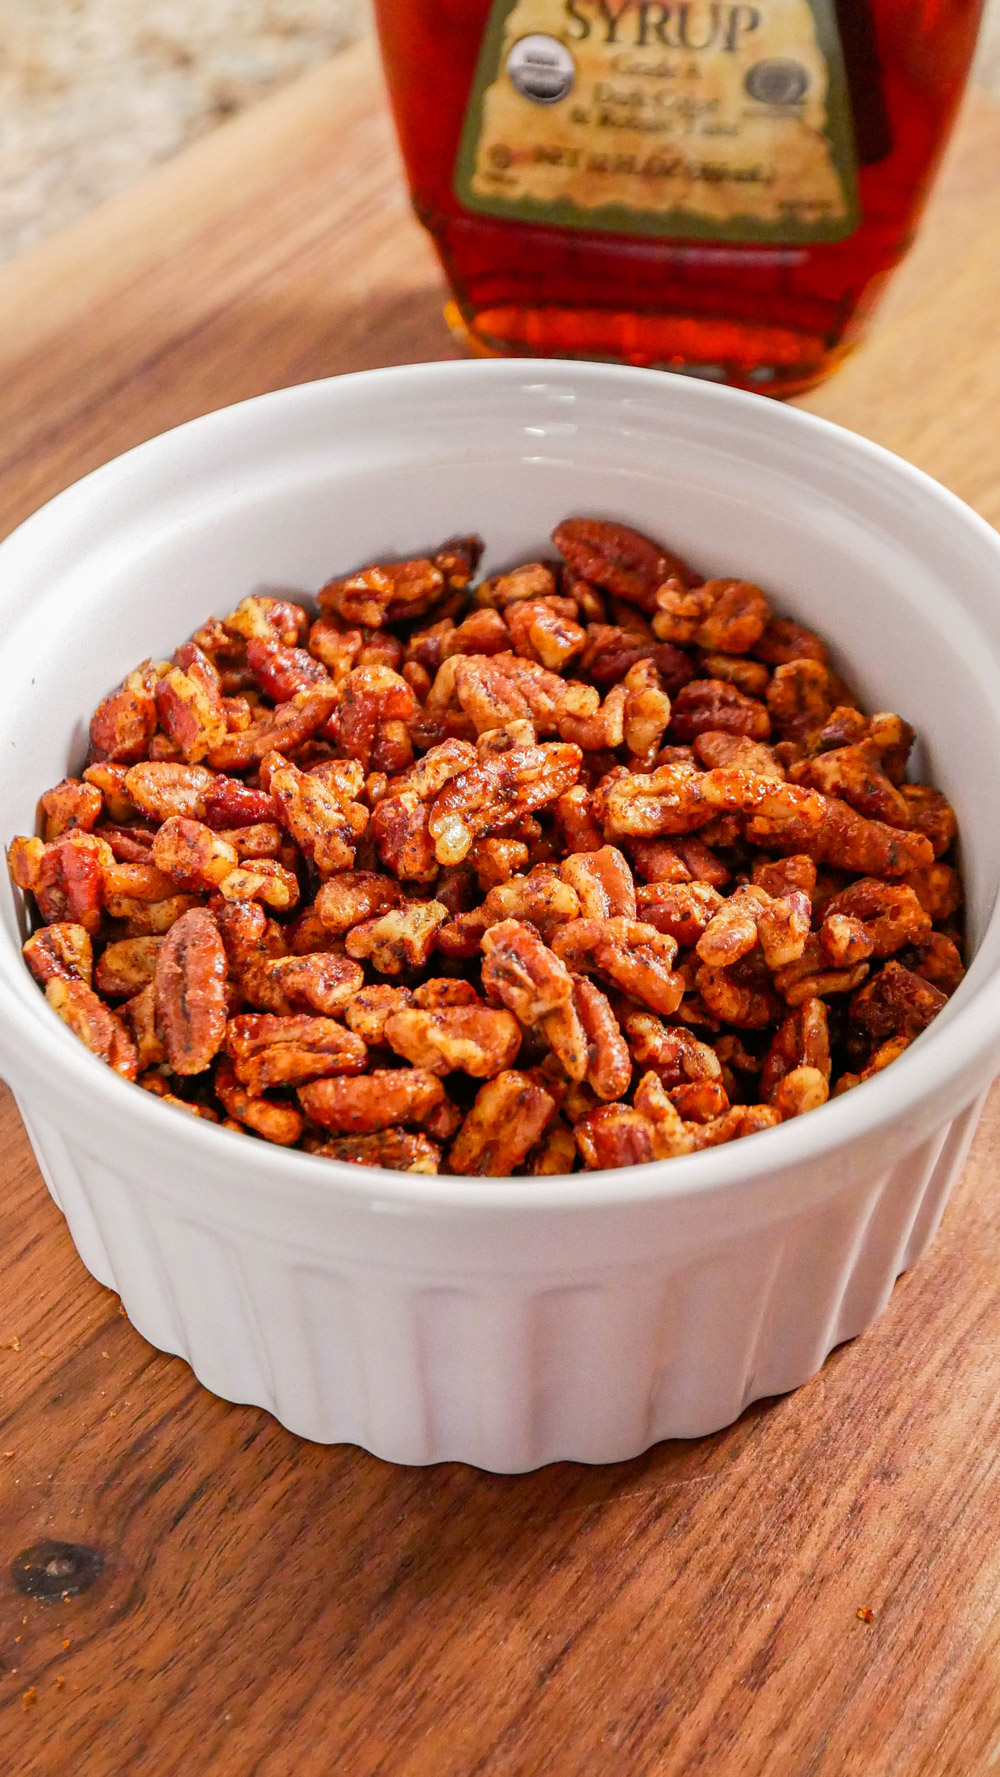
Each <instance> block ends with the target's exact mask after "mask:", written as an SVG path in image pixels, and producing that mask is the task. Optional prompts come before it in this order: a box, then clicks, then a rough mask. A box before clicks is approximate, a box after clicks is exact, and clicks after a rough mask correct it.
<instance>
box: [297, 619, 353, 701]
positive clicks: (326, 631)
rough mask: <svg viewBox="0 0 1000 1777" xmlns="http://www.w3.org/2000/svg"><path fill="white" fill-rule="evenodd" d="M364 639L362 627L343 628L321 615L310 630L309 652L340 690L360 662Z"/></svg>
mask: <svg viewBox="0 0 1000 1777" xmlns="http://www.w3.org/2000/svg"><path fill="white" fill-rule="evenodd" d="M363 641H364V638H363V636H362V633H361V631H360V629H341V628H340V626H339V624H337V623H335V622H333V621H331V619H330V618H329V617H319V618H317V620H316V622H315V623H314V624H313V626H312V628H311V629H310V631H309V648H308V652H309V653H310V654H311V655H312V657H313V659H315V660H318V661H319V663H320V665H321V666H323V667H325V669H326V671H327V673H328V674H329V676H330V678H331V679H332V681H333V683H334V685H335V686H336V687H337V689H338V690H339V689H340V687H341V685H342V684H343V683H344V680H345V679H346V677H347V675H348V673H349V672H350V671H351V670H352V668H354V667H355V666H357V664H358V655H359V654H360V652H361V648H362V645H363Z"/></svg>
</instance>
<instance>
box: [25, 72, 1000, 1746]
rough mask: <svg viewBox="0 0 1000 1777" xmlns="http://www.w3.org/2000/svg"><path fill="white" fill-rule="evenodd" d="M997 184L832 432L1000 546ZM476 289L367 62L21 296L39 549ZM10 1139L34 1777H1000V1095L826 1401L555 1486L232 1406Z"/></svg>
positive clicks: (958, 210)
mask: <svg viewBox="0 0 1000 1777" xmlns="http://www.w3.org/2000/svg"><path fill="white" fill-rule="evenodd" d="M998 184H1000V108H997V107H995V106H993V105H992V104H991V103H990V102H989V101H987V100H986V99H984V98H982V97H980V96H976V95H974V96H973V97H972V98H971V99H970V101H969V103H968V105H967V108H966V112H965V116H964V120H963V123H962V125H961V128H960V130H959V132H958V135H957V138H956V141H955V145H954V147H953V150H952V152H951V155H950V157H949V160H948V164H947V168H946V171H945V173H944V176H943V178H942V180H941V182H940V184H939V186H938V189H937V193H936V196H935V198H934V201H933V204H932V206H931V210H930V213H929V215H928V219H927V224H926V227H925V229H924V231H923V233H922V236H921V239H920V241H919V243H918V245H917V247H916V250H915V251H914V253H913V255H912V257H911V259H910V260H909V262H908V264H907V265H906V267H905V268H904V270H903V271H902V272H901V274H900V275H899V277H898V279H897V280H896V282H895V284H894V285H893V287H892V290H891V292H890V295H889V297H888V300H887V301H886V303H885V305H884V307H883V309H882V310H881V313H880V316H879V319H878V321H877V324H876V326H875V327H874V329H873V331H872V334H871V337H870V339H869V341H868V342H867V344H866V345H865V346H864V347H863V349H862V350H861V351H859V353H858V355H857V357H856V358H855V359H854V361H853V362H852V363H850V364H849V365H848V366H847V367H846V368H845V369H844V370H842V371H841V372H840V374H839V376H838V377H837V378H836V379H835V381H834V382H832V383H831V384H829V385H828V387H826V388H825V389H823V390H821V391H820V392H818V393H817V394H815V395H813V396H810V397H809V398H808V399H807V401H805V402H804V403H803V405H805V406H807V407H809V408H811V409H812V410H813V411H814V412H817V413H823V414H827V415H829V416H830V417H831V418H834V419H837V420H839V421H840V422H841V423H843V424H845V425H848V426H851V427H853V428H855V429H856V430H858V431H861V432H864V433H866V434H867V435H868V436H870V437H872V438H876V439H878V440H879V441H881V442H882V443H885V444H888V445H890V446H891V447H892V448H893V449H895V450H898V451H900V452H901V453H902V454H903V455H904V456H907V457H909V458H911V459H912V460H913V461H914V462H917V463H919V464H921V466H922V467H924V468H926V469H928V470H930V471H931V473H932V474H935V475H937V476H939V477H940V478H941V479H942V480H943V481H945V482H946V483H947V484H948V485H949V486H950V487H952V488H954V489H955V491H956V492H958V493H960V494H962V495H964V497H965V498H966V499H968V500H970V501H971V502H972V503H973V504H974V505H975V506H977V507H978V509H979V510H980V511H981V512H982V513H984V514H985V516H986V517H987V518H990V519H992V520H994V521H995V522H1000V418H998V415H1000V328H998V326H997V318H996V307H997V273H998V268H1000V205H998V204H997V200H996V191H997V187H998ZM443 294H444V292H443V286H442V281H441V277H440V273H439V271H438V269H437V266H436V262H435V260H434V257H433V255H432V253H431V251H430V248H429V246H428V244H427V242H426V240H425V239H424V237H423V236H422V234H421V233H420V231H419V230H418V228H417V227H416V225H415V224H414V223H413V222H412V220H411V218H410V215H409V211H408V208H407V202H406V196H405V192H404V189H403V185H402V182H401V179H400V174H399V168H398V162H397V157H396V152H395V148H394V145H393V142H392V138H391V132H390V129H389V125H388V122H387V118H386V114H385V110H384V102H383V97H382V92H381V87H380V85H379V81H378V76H377V73H376V71H375V65H374V59H373V56H372V53H371V50H370V48H369V47H368V46H367V45H362V46H360V47H359V48H358V49H356V50H353V51H351V52H350V53H348V54H347V55H345V56H343V57H341V58H339V59H338V60H337V61H336V62H334V63H332V64H331V65H330V66H328V67H326V68H323V69H321V70H320V71H319V72H317V73H316V74H314V75H311V76H309V77H308V78H306V79H305V80H303V81H301V82H300V83H299V84H298V85H296V86H295V87H293V88H291V89H289V90H288V91H286V92H284V93H282V94H280V95H279V96H277V97H276V98H274V99H272V100H270V101H268V102H267V103H266V104H263V105H261V106H260V107H258V108H257V109H255V110H254V111H252V112H251V113H250V114H248V115H247V116H245V117H244V118H241V119H240V120H238V121H236V122H235V123H233V124H230V125H227V126H226V127H225V128H223V129H222V130H220V131H219V132H218V133H217V134H216V135H214V136H212V137H211V138H210V139H208V140H206V141H204V142H203V143H201V144H199V145H198V146H197V147H195V148H194V149H192V150H190V151H189V152H188V153H187V154H185V155H184V156H182V157H181V158H180V159H178V160H176V161H175V162H173V163H171V164H170V165H169V166H167V167H165V168H164V169H162V170H161V171H160V172H158V173H156V174H155V175H154V176H152V177H151V178H148V179H147V180H145V181H144V182H143V183H142V184H140V185H139V186H137V187H135V188H134V189H133V190H131V191H129V192H128V193H126V194H125V195H124V196H123V197H121V198H119V199H117V200H115V201H114V202H113V203H111V204H108V205H107V206H105V207H104V208H103V209H102V210H100V211H98V212H97V213H96V214H95V215H92V216H90V217H89V218H87V219H86V220H85V221H83V222H82V223H80V224H78V225H77V226H75V227H74V228H72V229H70V230H68V231H66V232H65V233H64V234H62V235H60V236H59V237H57V238H56V239H54V240H52V241H51V242H49V243H48V244H47V245H45V246H43V247H42V248H40V249H39V250H37V251H35V252H34V253H33V254H30V255H28V256H26V257H25V258H23V259H22V260H20V261H17V262H15V264H13V265H12V266H10V267H8V268H7V270H6V271H4V272H3V273H0V323H2V324H0V530H5V529H8V528H9V527H10V526H12V525H14V524H15V523H17V522H18V521H19V520H20V519H21V518H23V517H25V516H26V515H27V513H28V512H30V511H31V510H32V509H33V508H34V507H35V506H37V505H38V504H39V503H40V502H41V501H42V500H44V499H46V498H48V497H49V496H50V495H51V494H54V493H55V492H57V491H58V489H60V488H61V487H63V486H65V485H66V484H67V483H68V482H70V481H72V480H74V479H75V478H76V477H77V476H79V475H80V474H82V473H83V472H84V471H86V470H88V469H90V468H93V467H94V466H95V465H96V464H98V463H101V462H103V461H104V460H105V459H106V458H108V457H110V456H112V455H114V454H115V453H116V452H118V451H121V450H123V449H125V448H127V447H128V446H129V445H132V444H136V443H138V442H139V441H140V440H142V439H144V438H147V437H149V436H150V435H151V434H152V433H154V432H158V431H161V430H162V429H163V428H164V427H166V426H170V425H174V424H176V423H177V422H178V421H180V420H185V419H188V418H191V417H192V416H194V415H196V414H199V413H202V412H204V411H206V410H207V409H209V408H213V407H217V406H220V405H222V404H224V403H226V402H229V401H233V400H238V399H240V398H241V397H243V396H248V395H253V394H256V393H258V392H259V391H261V390H264V389H270V388H274V387H277V386H279V385H281V384H284V383H290V382H297V381H301V380H303V379H306V378H310V377H315V376H322V375H327V374H331V373H334V372H339V371H345V370H353V369H358V368H361V367H364V366H368V365H375V364H388V363H397V362H401V361H406V360H415V359H430V358H435V357H440V356H443V355H446V354H449V353H450V352H451V349H452V348H451V342H450V339H449V336H448V334H447V332H446V330H445V328H444V326H443V323H442V321H441V304H442V300H443ZM997 592H998V597H1000V586H998V589H997ZM916 714H917V717H918V719H919V712H916ZM0 1136H2V1146H0V1153H2V1160H0V1171H2V1186H3V1198H2V1202H3V1219H2V1223H0V1256H2V1265H3V1272H2V1278H3V1284H2V1293H0V1421H2V1423H0V1500H2V1513H0V1527H2V1528H0V1715H2V1726H0V1744H2V1747H3V1753H2V1755H0V1756H2V1768H3V1770H4V1771H5V1772H10V1773H11V1777H14V1774H15V1773H16V1777H64V1774H65V1773H68V1772H74V1773H76V1772H78V1773H81V1777H120V1774H121V1773H123V1772H137V1773H142V1777H203V1774H205V1773H220V1774H223V1777H251V1774H252V1777H291V1774H293V1773H294V1777H333V1774H335V1777H376V1774H379V1777H690V1774H692V1773H699V1772H704V1773H711V1774H712V1777H761V1774H763V1773H767V1777H785V1774H786V1773H787V1774H788V1777H827V1774H830V1777H832V1774H833V1773H838V1774H842V1773H848V1774H850V1777H853V1774H855V1773H858V1774H860V1773H862V1772H864V1773H866V1777H867V1774H874V1777H889V1774H890V1773H892V1774H893V1777H896V1774H898V1777H937V1774H939V1773H940V1774H942V1777H943V1774H945V1773H948V1774H952V1773H958V1774H961V1777H971V1774H974V1773H980V1772H981V1773H983V1777H988V1773H990V1772H991V1771H993V1770H994V1769H995V1768H996V1767H997V1766H998V1764H1000V1537H998V1535H997V1483H998V1476H1000V1196H998V1193H997V1191H996V1189H995V1179H996V1167H997V1159H998V1145H1000V1097H997V1096H995V1097H994V1101H993V1105H992V1107H991V1110H990V1111H989V1112H988V1114H987V1117H986V1119H985V1120H984V1123H983V1125H982V1126H981V1129H980V1133H979V1135H978V1137H977V1140H976V1144H975V1147H974V1150H973V1155H972V1158H971V1160H970V1163H969V1165H968V1167H967V1170H966V1173H965V1177H964V1180H963V1182H962V1185H961V1187H960V1189H959V1191H958V1193H957V1196H956V1198H955V1199H954V1201H953V1204H952V1207H951V1208H950V1210H949V1212H948V1214H947V1216H946V1219H945V1223H944V1227H943V1229H942V1232H941V1234H940V1236H939V1237H938V1240H937V1242H936V1244H935V1246H934V1248H933V1250H932V1252H931V1253H930V1255H929V1256H928V1258H927V1259H925V1260H924V1261H923V1263H922V1264H921V1265H920V1266H919V1267H918V1268H917V1270H916V1271H915V1272H914V1273H913V1274H911V1275H910V1276H909V1277H907V1278H905V1279H904V1280H903V1281H902V1282H901V1283H900V1284H899V1286H898V1287H897V1289H896V1292H895V1294H894V1296H893V1299H892V1302H891V1304H890V1306H889V1308H888V1309H887V1311H886V1313H885V1314H884V1315H883V1317H882V1319H881V1320H880V1321H879V1322H878V1324H877V1326H875V1327H874V1328H873V1330H872V1331H871V1332H870V1333H869V1334H867V1335H866V1336H865V1337H864V1338H862V1339H859V1340H857V1341H856V1342H855V1343H854V1344H853V1345H851V1346H848V1347H845V1348H843V1349H841V1350H840V1351H839V1352H837V1353H836V1354H835V1356H834V1357H833V1358H832V1359H831V1360H830V1361H829V1362H828V1364H827V1365H826V1367H825V1368H824V1370H823V1371H822V1373H821V1374H820V1375H819V1376H818V1377H817V1378H816V1379H815V1381H814V1382H812V1383H811V1384H809V1385H808V1386H807V1387H806V1388H804V1389H801V1390H800V1391H799V1392H798V1393H797V1394H795V1395H793V1396H789V1397H787V1398H785V1399H782V1400H779V1401H775V1402H772V1403H767V1404H760V1405H758V1406H756V1407H753V1408H752V1409H751V1410H750V1411H749V1412H747V1413H746V1414H745V1415H744V1416H743V1418H742V1419H741V1420H740V1422H739V1423H738V1424H737V1425H736V1426H734V1427H733V1428H732V1429H731V1430H729V1431H727V1432H722V1433H719V1434H718V1435H717V1436H716V1437H713V1438H706V1439H702V1440H699V1441H697V1442H694V1443H674V1444H663V1445H660V1446H658V1447H657V1448H656V1449H655V1450H653V1451H651V1452H650V1453H649V1454H648V1455H647V1456H644V1457H641V1458H640V1459H638V1460H637V1461H635V1462H631V1463H627V1464H623V1465H621V1466H618V1467H613V1468H604V1469H587V1468H584V1467H582V1466H578V1465H575V1464H561V1465H558V1466H554V1467H552V1468H549V1469H546V1470H544V1471H543V1472H541V1473H539V1474H536V1475H532V1476H526V1477H524V1476H522V1477H514V1478H509V1477H499V1476H491V1475H481V1474H477V1473H476V1472H474V1471H473V1470H471V1469H469V1468H466V1467H462V1466H458V1465H451V1466H446V1467H441V1468H436V1469H431V1470H405V1469H397V1468H392V1467H389V1466H388V1465H387V1464H385V1463H381V1462H378V1461H376V1460H375V1459H374V1458H372V1457H369V1456H367V1455H364V1454H363V1453H361V1452H359V1451H358V1450H356V1449H353V1448H346V1447H337V1448H332V1449H324V1448H321V1447H319V1446H316V1445H310V1444H304V1443H302V1442H301V1441H299V1440H298V1439H296V1438H294V1437H292V1436H291V1435H290V1434H289V1433H288V1432H286V1431H284V1430H283V1429H282V1428H281V1427H280V1426H279V1425H277V1424H276V1423H275V1422H274V1421H273V1420H272V1419H270V1418H269V1417H268V1415H267V1414H266V1413H263V1412H259V1411H257V1410H255V1409H250V1408H239V1407H231V1406H227V1405H225V1404H224V1403H223V1402H221V1401H217V1400H215V1399H213V1397H212V1396H211V1395H209V1394H207V1393H206V1391H205V1390H204V1389H202V1388H201V1387H200V1386H199V1385H198V1384H197V1383H196V1382H194V1380H193V1379H192V1376H191V1373H190V1371H189V1370H188V1369H187V1367H186V1365H185V1364H183V1363H182V1362H181V1361H180V1360H178V1359H175V1358H168V1357H163V1356H161V1355H159V1354H158V1353H157V1352H155V1351H153V1350H152V1349H151V1347H149V1346H148V1345H146V1344H145V1343H144V1341H143V1340H142V1339H140V1338H139V1336H138V1335H137V1334H136V1333H135V1332H134V1331H133V1329H132V1328H131V1327H130V1326H129V1325H128V1323H127V1321H126V1320H124V1319H123V1318H122V1316H121V1314H120V1312H119V1306H118V1302H117V1299H116V1298H115V1297H113V1296H112V1295H110V1294H109V1293H108V1292H107V1291H105V1290H103V1289H101V1288H100V1287H99V1286H98V1285H97V1284H95V1283H94V1282H92V1280H91V1279H89V1278H88V1277H87V1275H86V1274H85V1273H84V1271H83V1267H82V1266H81V1264H80V1263H79V1261H78V1259H77V1258H76V1256H75V1253H74V1251H73V1249H72V1247H71V1245H70V1242H69V1239H68V1236H67V1234H66V1231H65V1227H64V1224H63V1222H62V1219H61V1217H60V1216H59V1214H58V1213H57V1211H56V1210H55V1208H54V1207H53V1205H52V1204H51V1202H50V1200H49V1199H48V1197H47V1196H46V1194H45V1191H44V1187H43V1185H42V1183H41V1180H40V1178H39V1176H38V1172H37V1169H36V1167H35V1164H34V1161H33V1159H32V1157H31V1154H30V1150H29V1148H28V1146H27V1142H26V1140H25V1138H24V1134H23V1131H22V1130H21V1127H20V1123H19V1121H18V1119H17V1116H16V1113H15V1112H14V1110H13V1107H12V1105H11V1104H10V1101H9V1099H5V1101H4V1104H3V1107H2V1109H0ZM44 1538H54V1539H58V1540H62V1541H65V1542H68V1543H72V1544H78V1545H84V1546H85V1547H87V1548H91V1549H95V1550H97V1551H98V1552H99V1553H100V1555H101V1556H102V1558H103V1561H104V1569H103V1573H102V1574H101V1576H100V1578H98V1579H97V1581H96V1583H95V1584H93V1585H92V1586H91V1587H90V1588H89V1589H88V1590H86V1591H83V1592H81V1593H80V1594H79V1595H77V1596H72V1597H66V1598H60V1599H57V1600H56V1601H54V1602H47V1601H44V1600H40V1599H37V1598H34V1597H29V1596H25V1595H24V1594H23V1593H22V1592H21V1591H19V1590H18V1589H17V1587H16V1585H15V1583H14V1579H13V1577H11V1564H12V1563H15V1557H17V1556H18V1554H19V1553H20V1552H21V1551H23V1550H25V1549H27V1548H29V1547H30V1546H32V1545H34V1544H36V1543H38V1542H39V1540H41V1539H44ZM863 1610H870V1611H871V1612H872V1620H871V1621H870V1622H867V1621H864V1620H862V1618H861V1617H860V1616H859V1612H860V1611H863Z"/></svg>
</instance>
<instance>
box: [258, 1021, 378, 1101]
mask: <svg viewBox="0 0 1000 1777" xmlns="http://www.w3.org/2000/svg"><path fill="white" fill-rule="evenodd" d="M225 1046H226V1050H227V1053H228V1054H229V1056H230V1059H231V1060H232V1064H233V1072H234V1073H235V1075H236V1078H237V1079H238V1080H239V1082H240V1085H241V1086H245V1087H246V1089H247V1091H248V1092H249V1094H250V1096H251V1098H259V1097H260V1094H261V1093H262V1092H266V1091H267V1090H268V1089H269V1088H272V1087H275V1086H298V1085H301V1084H302V1082H303V1081H305V1080H317V1079H322V1078H323V1077H325V1076H326V1075H328V1074H360V1073H362V1072H363V1070H364V1068H365V1066H366V1064H367V1061H368V1049H367V1046H366V1044H365V1043H364V1042H363V1041H362V1039H361V1037H359V1036H356V1035H355V1034H354V1032H353V1031H350V1030H345V1029H344V1027H343V1025H342V1024H338V1022H337V1020H336V1019H335V1018H313V1017H308V1016H304V1015H301V1014H300V1015H298V1016H292V1017H272V1016H270V1015H268V1014H267V1013H260V1012H244V1013H241V1014H240V1016H239V1017H238V1018H231V1019H230V1020H229V1023H228V1025H227V1026H226V1037H225Z"/></svg>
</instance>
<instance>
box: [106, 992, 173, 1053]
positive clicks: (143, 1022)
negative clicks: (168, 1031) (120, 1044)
mask: <svg viewBox="0 0 1000 1777" xmlns="http://www.w3.org/2000/svg"><path fill="white" fill-rule="evenodd" d="M118 1013H119V1016H120V1017H121V1018H122V1019H123V1020H124V1022H125V1026H126V1029H127V1030H128V1033H129V1035H130V1036H131V1038H132V1041H133V1043H134V1044H135V1048H136V1054H137V1056H138V1066H139V1072H140V1073H145V1071H146V1069H147V1068H150V1067H159V1066H160V1065H161V1063H163V1062H165V1061H166V1059H167V1051H166V1049H165V1048H164V1047H163V1042H162V1040H161V1038H160V1033H159V1031H158V1030H157V1028H156V984H155V982H153V981H150V982H149V983H148V985H147V986H146V987H144V988H143V989H142V990H141V992H140V993H137V994H135V995H134V997H133V998H132V999H130V1000H126V1001H125V1004H124V1005H123V1006H119V1008H118Z"/></svg>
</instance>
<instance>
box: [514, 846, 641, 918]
mask: <svg viewBox="0 0 1000 1777" xmlns="http://www.w3.org/2000/svg"><path fill="white" fill-rule="evenodd" d="M559 873H560V875H561V877H562V879H563V881H564V882H566V883H569V885H570V887H571V888H573V889H575V891H576V895H577V899H578V902H579V913H580V915H581V917H582V918H584V919H614V918H623V919H635V917H636V893H635V883H634V882H633V880H632V871H631V869H630V868H629V862H628V859H627V858H626V857H625V854H624V853H623V852H621V851H619V850H618V847H617V846H615V845H603V846H601V847H600V848H599V850H597V851H584V852H576V853H574V854H573V855H572V856H571V857H568V858H565V859H564V860H563V863H562V864H561V866H560V871H559ZM529 917H530V916H529Z"/></svg>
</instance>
